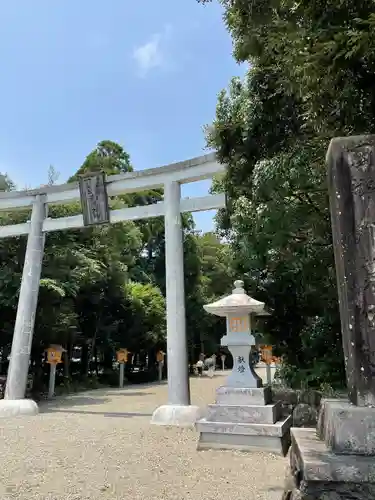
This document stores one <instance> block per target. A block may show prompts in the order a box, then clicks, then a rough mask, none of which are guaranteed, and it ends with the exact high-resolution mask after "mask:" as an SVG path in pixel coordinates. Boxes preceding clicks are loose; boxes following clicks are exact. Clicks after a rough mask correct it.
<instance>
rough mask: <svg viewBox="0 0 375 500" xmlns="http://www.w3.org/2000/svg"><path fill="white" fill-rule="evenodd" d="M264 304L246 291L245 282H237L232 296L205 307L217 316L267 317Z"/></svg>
mask: <svg viewBox="0 0 375 500" xmlns="http://www.w3.org/2000/svg"><path fill="white" fill-rule="evenodd" d="M264 305H265V304H264V302H259V301H258V300H255V299H253V298H252V297H250V296H249V295H247V293H246V292H245V289H244V282H243V281H242V280H236V281H235V282H234V290H233V291H232V293H231V294H230V295H227V296H226V297H223V298H222V299H219V300H217V301H216V302H213V303H212V304H207V305H205V306H203V307H204V309H205V311H207V312H208V313H210V314H214V315H215V316H228V315H229V314H252V313H255V314H257V315H262V316H263V315H267V313H266V311H265V310H264Z"/></svg>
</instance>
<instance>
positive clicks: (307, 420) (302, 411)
mask: <svg viewBox="0 0 375 500" xmlns="http://www.w3.org/2000/svg"><path fill="white" fill-rule="evenodd" d="M317 420H318V412H317V410H316V408H314V407H313V406H310V405H308V404H306V403H299V404H298V405H297V406H296V407H295V408H294V410H293V427H315V426H316V423H317Z"/></svg>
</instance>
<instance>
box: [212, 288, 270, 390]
mask: <svg viewBox="0 0 375 500" xmlns="http://www.w3.org/2000/svg"><path fill="white" fill-rule="evenodd" d="M204 309H205V310H206V311H207V312H208V313H211V314H214V315H215V316H222V317H225V318H226V321H227V334H226V335H225V336H224V337H223V338H222V339H221V345H222V346H226V347H228V349H229V351H230V353H231V354H232V356H233V369H232V373H231V374H230V375H229V377H228V378H227V381H226V386H228V387H261V386H262V381H261V379H260V378H259V377H258V375H257V374H256V373H255V372H254V369H253V366H252V364H251V363H250V361H249V359H250V352H251V347H252V346H254V345H255V338H254V336H253V335H252V334H251V322H252V320H253V319H254V316H255V315H257V314H261V313H263V312H264V302H259V301H257V300H255V299H253V298H251V297H249V296H248V295H247V294H246V292H245V290H244V282H243V281H240V280H237V281H235V282H234V290H233V292H232V294H231V295H228V296H227V297H224V298H223V299H220V300H218V301H217V302H214V303H213V304H208V305H206V306H204Z"/></svg>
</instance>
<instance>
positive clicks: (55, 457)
mask: <svg viewBox="0 0 375 500" xmlns="http://www.w3.org/2000/svg"><path fill="white" fill-rule="evenodd" d="M222 381H223V379H222V376H221V375H219V374H218V373H217V374H216V375H215V377H214V378H213V379H209V378H202V379H192V380H191V391H192V400H193V403H194V404H198V405H205V404H207V403H209V402H212V401H214V393H215V388H216V387H218V386H219V385H220V383H221V382H222ZM166 401H167V386H166V385H165V384H162V385H157V384H156V385H148V386H138V387H137V386H131V387H128V388H126V389H123V390H116V389H112V390H98V391H92V392H89V393H84V394H79V395H74V396H69V397H67V398H64V399H63V400H59V401H55V402H53V403H48V404H45V405H44V406H43V407H42V408H41V414H40V415H39V416H37V417H33V418H24V417H19V418H15V419H12V420H8V421H5V420H0V431H1V438H2V439H1V458H0V498H1V500H10V499H22V500H26V499H27V500H34V499H40V500H42V499H43V500H60V499H61V500H82V499H87V500H88V499H91V500H96V499H101V500H107V499H108V500H109V499H111V500H117V499H127V500H151V499H152V500H159V499H160V500H162V499H163V500H172V499H175V500H185V499H199V500H216V499H219V498H220V499H221V498H223V499H224V500H232V499H233V500H234V499H236V500H239V499H242V500H255V499H257V500H259V499H260V500H280V498H281V493H282V486H283V478H284V472H285V466H286V459H283V458H280V457H276V456H273V455H269V454H262V453H256V454H246V453H240V452H233V451H203V452H197V451H196V443H197V433H196V432H195V431H194V430H186V429H185V430H184V429H176V428H165V427H157V426H151V425H149V420H150V416H151V414H152V411H153V410H154V409H155V407H157V406H158V405H159V404H163V403H165V402H166Z"/></svg>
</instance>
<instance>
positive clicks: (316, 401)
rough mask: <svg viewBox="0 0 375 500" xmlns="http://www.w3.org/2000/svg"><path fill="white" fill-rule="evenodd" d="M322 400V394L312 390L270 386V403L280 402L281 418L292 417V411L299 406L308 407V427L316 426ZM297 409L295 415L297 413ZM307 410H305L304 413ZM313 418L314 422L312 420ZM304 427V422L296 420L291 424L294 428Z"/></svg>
mask: <svg viewBox="0 0 375 500" xmlns="http://www.w3.org/2000/svg"><path fill="white" fill-rule="evenodd" d="M321 399H322V393H321V392H319V391H315V390H312V389H308V390H296V389H290V388H287V387H278V386H272V401H274V402H276V401H280V403H281V416H282V417H287V416H288V415H293V412H294V409H295V408H296V407H297V405H299V404H303V405H308V406H309V407H310V408H311V409H310V420H309V426H311V427H314V426H315V425H316V424H317V418H318V413H319V408H320V403H321ZM298 411H299V410H298V409H297V413H298ZM307 411H308V410H307V409H306V412H307ZM314 417H315V420H314ZM300 425H302V426H304V420H300V418H296V419H295V422H294V423H293V426H294V427H299V426H300Z"/></svg>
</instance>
